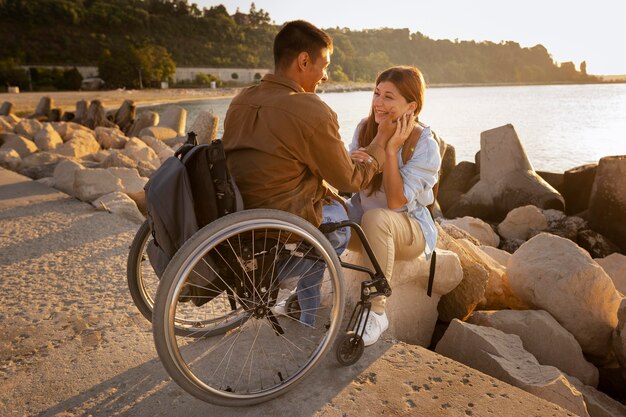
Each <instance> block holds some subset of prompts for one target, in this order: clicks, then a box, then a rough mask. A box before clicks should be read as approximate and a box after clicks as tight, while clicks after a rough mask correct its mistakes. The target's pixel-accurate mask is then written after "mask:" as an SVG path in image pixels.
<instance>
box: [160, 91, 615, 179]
mask: <svg viewBox="0 0 626 417" xmlns="http://www.w3.org/2000/svg"><path fill="white" fill-rule="evenodd" d="M320 97H321V98H322V99H323V100H324V101H325V102H326V103H328V105H329V106H330V107H331V108H332V109H333V110H335V112H336V113H337V116H338V118H339V125H340V133H341V136H342V138H343V141H344V143H346V146H347V145H348V144H349V143H350V140H351V139H352V134H353V132H354V128H355V127H356V125H357V123H358V122H359V120H361V119H362V118H363V117H365V116H367V114H368V112H369V108H370V100H371V93H370V92H349V93H325V94H321V95H320ZM229 103H230V99H218V100H207V101H197V102H188V103H181V105H182V106H183V107H185V108H186V109H187V111H188V119H187V127H188V128H189V127H190V126H191V123H192V122H193V120H195V117H196V116H197V115H198V113H199V112H201V111H213V113H215V114H216V115H218V116H219V118H220V130H219V136H221V134H222V122H223V120H224V115H225V114H226V109H227V108H228V104H229ZM152 109H154V110H156V111H162V109H163V106H158V107H155V108H152ZM420 120H422V121H423V122H425V123H426V124H428V125H430V126H431V127H432V128H433V129H434V130H435V131H436V132H438V133H439V134H440V136H442V137H443V139H444V140H445V141H446V142H448V143H451V144H452V145H454V147H455V148H456V155H457V162H458V161H461V160H470V161H473V160H474V155H475V153H476V152H477V151H478V150H479V149H480V133H481V132H482V131H484V130H488V129H492V128H494V127H498V126H502V125H504V124H507V123H511V124H512V125H513V126H514V127H515V130H516V131H517V134H518V136H519V137H520V139H521V141H522V145H523V146H524V148H525V149H526V153H527V154H528V157H529V158H530V161H531V163H532V164H533V167H534V168H535V169H537V170H542V171H553V172H562V171H565V170H567V169H570V168H573V167H575V166H579V165H583V164H586V163H590V162H597V161H598V159H600V158H601V157H603V156H607V155H626V84H604V85H601V84H600V85H551V86H507V87H450V88H431V89H428V90H427V91H426V101H425V104H424V108H423V110H422V113H421V116H420Z"/></svg>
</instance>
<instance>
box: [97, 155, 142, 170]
mask: <svg viewBox="0 0 626 417" xmlns="http://www.w3.org/2000/svg"><path fill="white" fill-rule="evenodd" d="M100 167H101V168H110V167H120V168H137V162H136V161H134V160H133V159H131V158H129V157H128V156H126V155H124V154H123V153H121V152H111V153H110V154H109V156H107V157H106V158H105V159H104V160H103V161H102V163H101V164H100Z"/></svg>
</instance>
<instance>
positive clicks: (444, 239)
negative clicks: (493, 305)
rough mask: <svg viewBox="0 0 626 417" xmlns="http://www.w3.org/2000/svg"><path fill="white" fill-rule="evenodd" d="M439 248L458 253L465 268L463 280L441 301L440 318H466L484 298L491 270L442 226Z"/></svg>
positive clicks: (448, 319) (447, 320) (439, 307)
mask: <svg viewBox="0 0 626 417" xmlns="http://www.w3.org/2000/svg"><path fill="white" fill-rule="evenodd" d="M437 248H440V249H445V250H449V251H452V252H454V253H456V254H457V256H458V257H459V261H460V262H461V267H462V269H463V280H462V281H461V282H460V283H459V285H458V286H456V287H455V288H454V289H453V290H452V291H451V292H449V293H448V294H445V295H444V296H443V297H441V300H440V301H439V305H438V306H437V309H438V311H439V318H440V319H441V320H443V321H446V322H449V321H450V320H452V319H455V318H458V319H461V320H465V319H467V317H469V315H470V314H471V313H472V311H474V309H475V308H476V306H477V305H478V303H480V302H481V301H482V300H483V299H484V296H485V289H486V288H487V282H488V280H489V270H488V268H487V267H486V266H485V265H484V264H483V263H482V262H480V260H479V259H478V256H476V255H475V253H473V252H472V251H468V250H467V249H465V248H464V247H463V246H462V245H460V244H459V243H457V241H456V240H455V239H453V238H452V237H450V236H449V235H448V234H447V233H446V232H445V231H444V230H443V229H441V228H439V240H438V241H437Z"/></svg>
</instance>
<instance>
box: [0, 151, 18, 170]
mask: <svg viewBox="0 0 626 417" xmlns="http://www.w3.org/2000/svg"><path fill="white" fill-rule="evenodd" d="M21 164H22V158H20V154H19V153H17V151H16V150H15V149H11V148H5V149H2V148H0V166H1V167H3V168H6V169H10V170H11V171H17V170H18V169H19V167H20V165H21Z"/></svg>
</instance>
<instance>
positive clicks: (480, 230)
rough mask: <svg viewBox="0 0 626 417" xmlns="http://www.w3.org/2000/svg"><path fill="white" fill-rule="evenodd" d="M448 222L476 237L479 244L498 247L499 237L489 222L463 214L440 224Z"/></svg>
mask: <svg viewBox="0 0 626 417" xmlns="http://www.w3.org/2000/svg"><path fill="white" fill-rule="evenodd" d="M446 223H450V224H453V225H455V226H456V227H459V228H461V229H463V230H465V231H466V232H467V233H469V234H470V235H472V236H473V237H474V238H475V239H477V240H478V241H479V242H480V244H481V245H488V246H494V247H498V245H499V244H500V237H499V236H498V234H497V233H496V232H494V231H493V229H492V228H491V226H489V224H487V223H485V222H484V221H482V220H480V219H477V218H475V217H470V216H465V217H460V218H457V219H452V220H443V221H442V222H441V224H442V225H444V224H446Z"/></svg>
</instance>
